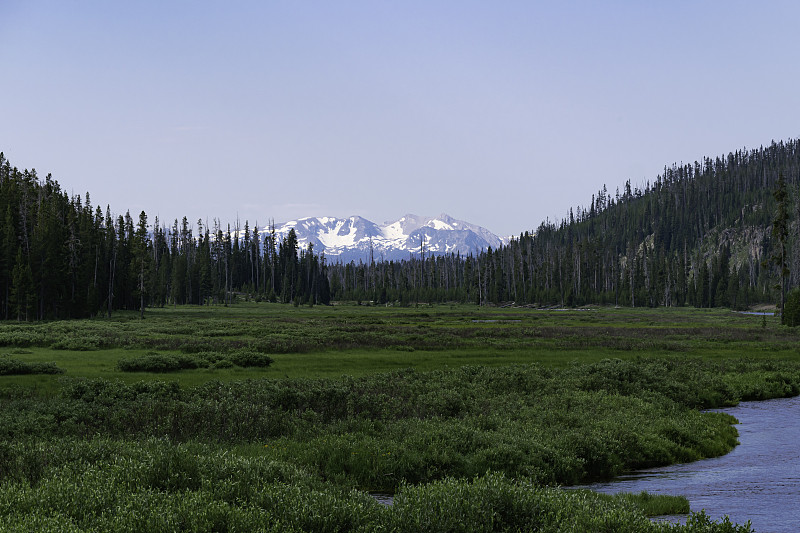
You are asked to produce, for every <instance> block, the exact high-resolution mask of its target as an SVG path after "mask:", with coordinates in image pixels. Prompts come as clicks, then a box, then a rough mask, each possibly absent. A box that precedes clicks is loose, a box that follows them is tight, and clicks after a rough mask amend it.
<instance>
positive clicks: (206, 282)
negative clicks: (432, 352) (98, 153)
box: [0, 153, 330, 320]
mask: <svg viewBox="0 0 800 533" xmlns="http://www.w3.org/2000/svg"><path fill="white" fill-rule="evenodd" d="M0 220H2V221H3V225H2V231H0V318H2V319H5V320H9V319H15V320H43V319H58V318H73V317H89V316H97V315H100V314H106V315H109V316H110V315H111V314H112V312H114V311H115V310H119V309H128V310H140V311H141V312H144V309H145V308H146V307H148V306H164V305H166V304H212V303H219V304H224V303H229V302H230V301H231V299H232V298H233V295H234V294H235V293H236V292H247V293H251V294H253V295H259V297H264V298H268V299H272V300H274V301H282V302H287V303H288V302H295V303H298V304H299V303H312V304H313V303H321V304H326V303H329V302H330V289H329V286H328V274H327V266H326V264H325V260H324V257H320V256H319V255H318V254H315V253H314V252H313V249H312V247H311V246H309V247H308V248H307V249H304V250H298V242H297V236H296V235H295V234H294V232H291V233H290V234H289V235H287V236H286V237H284V238H282V239H278V238H277V237H276V235H275V231H274V225H273V227H272V231H271V232H267V234H266V236H265V237H264V238H263V239H262V238H261V236H260V234H259V232H258V228H257V227H254V228H252V229H251V228H250V227H249V224H248V222H245V225H244V228H240V227H235V228H234V229H233V230H231V228H230V226H228V227H227V228H225V229H224V230H223V228H222V227H221V225H220V224H219V222H215V223H214V224H213V226H211V227H209V226H208V225H204V224H203V223H202V221H198V222H197V227H196V229H195V228H193V227H192V226H191V225H190V224H189V222H188V221H187V219H186V217H184V218H183V219H182V221H181V222H178V220H175V221H174V223H173V224H172V226H171V227H165V226H164V225H163V224H161V222H160V221H159V220H158V218H156V219H155V221H154V222H153V223H152V224H150V222H149V220H148V217H147V214H146V213H145V212H144V211H142V212H141V213H140V214H139V217H138V219H136V220H134V218H133V217H132V216H131V214H130V213H129V212H126V213H125V215H118V216H114V215H113V214H112V212H111V210H110V207H106V209H105V211H104V210H103V209H102V208H101V207H100V206H96V207H95V206H93V205H92V203H91V200H90V196H89V194H88V193H87V194H86V195H85V197H83V198H82V197H81V196H79V195H76V196H72V197H70V196H69V195H67V193H66V192H65V191H64V190H62V188H61V186H60V185H59V184H58V182H57V181H56V180H54V179H53V178H52V176H51V175H50V174H48V175H47V176H46V177H45V178H44V179H43V180H42V179H40V178H39V177H38V175H37V173H36V170H35V169H32V170H22V171H20V170H19V169H17V168H16V167H13V166H12V165H11V164H10V162H9V161H8V160H7V159H6V158H5V155H4V154H3V153H0ZM264 229H265V228H262V231H263V230H264Z"/></svg>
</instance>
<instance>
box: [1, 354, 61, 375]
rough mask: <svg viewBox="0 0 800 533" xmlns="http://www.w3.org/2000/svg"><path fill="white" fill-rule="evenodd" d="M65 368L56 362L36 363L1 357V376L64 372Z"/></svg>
mask: <svg viewBox="0 0 800 533" xmlns="http://www.w3.org/2000/svg"><path fill="white" fill-rule="evenodd" d="M63 373H64V370H62V369H61V368H58V366H56V364H55V363H35V362H31V363H29V362H25V361H19V360H17V359H11V358H8V357H0V376H13V375H23V374H63Z"/></svg>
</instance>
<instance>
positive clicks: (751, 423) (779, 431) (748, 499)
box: [586, 397, 800, 533]
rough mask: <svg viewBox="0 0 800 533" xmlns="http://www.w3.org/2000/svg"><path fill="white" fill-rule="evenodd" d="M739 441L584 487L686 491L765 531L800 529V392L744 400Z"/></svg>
mask: <svg viewBox="0 0 800 533" xmlns="http://www.w3.org/2000/svg"><path fill="white" fill-rule="evenodd" d="M722 411H724V412H726V413H730V414H732V415H733V416H735V417H736V418H737V419H738V420H739V424H737V426H736V428H737V429H738V431H739V442H740V443H741V444H740V445H739V446H737V447H736V448H734V449H733V451H732V452H731V453H729V454H727V455H725V456H723V457H717V458H715V459H704V460H702V461H697V462H694V463H687V464H679V465H672V466H667V467H662V468H654V469H651V470H646V471H641V472H636V473H634V474H632V475H629V476H623V477H620V478H618V479H616V480H614V481H611V482H608V483H596V484H593V485H588V486H587V487H586V488H590V489H592V490H595V491H598V492H606V493H616V492H641V491H643V490H646V491H647V492H651V493H654V494H672V495H682V496H686V497H687V498H688V499H689V504H690V506H691V509H692V511H700V510H701V509H705V511H706V514H708V515H709V516H711V517H712V518H714V519H716V520H719V519H721V518H722V517H724V516H725V515H728V516H729V517H730V519H731V521H733V522H737V523H744V522H746V521H747V520H750V521H751V525H752V527H753V529H754V530H755V531H757V532H763V533H783V532H792V533H795V532H800V397H795V398H785V399H778V400H767V401H763V402H742V403H741V404H740V405H739V406H737V407H733V408H730V409H723V410H722Z"/></svg>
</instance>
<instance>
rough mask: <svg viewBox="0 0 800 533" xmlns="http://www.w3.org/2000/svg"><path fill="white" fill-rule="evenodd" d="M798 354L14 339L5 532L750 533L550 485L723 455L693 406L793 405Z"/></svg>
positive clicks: (671, 323) (473, 329)
mask: <svg viewBox="0 0 800 533" xmlns="http://www.w3.org/2000/svg"><path fill="white" fill-rule="evenodd" d="M798 341H800V333H798V332H797V331H795V330H792V329H789V328H785V327H783V326H780V325H779V323H778V320H777V319H775V318H773V317H766V318H765V317H761V316H755V315H743V314H738V313H732V312H730V311H723V310H695V309H615V308H593V309H586V310H549V311H542V310H534V309H498V308H478V307H474V306H420V307H415V308H396V307H366V306H355V305H350V306H348V305H339V306H333V307H313V308H310V307H291V306H282V305H276V304H265V303H259V304H256V303H242V304H238V305H234V306H231V307H179V308H165V309H153V310H148V312H147V314H146V318H145V320H140V319H139V318H138V315H136V314H133V313H131V314H125V313H118V314H117V315H115V316H114V317H113V318H112V319H110V320H109V319H96V320H82V321H69V322H53V323H40V324H18V323H0V374H5V375H0V480H1V481H0V529H4V530H12V531H13V530H18V531H26V530H31V528H34V529H39V530H52V531H137V530H141V527H144V526H142V524H156V526H153V527H155V528H156V529H159V530H163V531H183V530H194V531H293V530H294V531H350V530H363V531H419V530H425V531H437V530H438V531H504V530H508V531H518V530H519V531H585V530H592V531H619V530H626V531H667V530H669V531H673V530H674V531H746V530H747V528H746V527H738V526H734V525H732V524H726V523H710V522H709V521H708V520H707V519H706V518H705V517H704V516H702V515H696V516H693V517H692V519H691V520H690V522H689V524H688V525H686V526H669V525H659V524H653V523H651V522H650V521H649V520H648V519H647V515H648V514H650V515H652V514H658V513H663V512H686V511H687V510H688V505H687V503H686V501H685V500H682V499H673V500H665V499H662V498H654V497H649V496H647V495H643V496H638V497H625V498H607V497H603V496H600V495H594V494H590V493H589V494H587V493H584V492H573V491H561V490H559V489H558V488H557V487H558V485H562V484H574V483H581V482H586V481H589V480H594V479H603V478H608V477H611V476H615V475H618V474H620V473H622V472H624V471H626V470H630V469H634V468H641V467H647V466H653V465H658V464H669V463H671V462H678V461H690V460H695V459H699V458H702V457H709V456H716V455H720V454H723V453H726V452H727V451H729V450H730V449H731V448H732V447H733V446H734V445H735V443H736V432H735V429H734V428H733V427H732V426H731V419H730V417H727V416H726V415H723V414H720V413H704V412H701V409H703V408H708V407H719V406H725V405H733V404H735V403H737V402H738V401H741V400H743V399H765V398H770V397H780V396H790V395H796V394H798V393H800V350H799V349H798V346H800V343H798ZM267 358H270V359H271V360H272V364H270V365H269V366H267V367H263V366H261V367H255V366H249V365H250V364H260V362H263V361H265V360H268V359H267ZM131 361H134V362H139V363H142V362H145V363H146V364H159V365H162V366H160V367H158V368H160V369H161V370H164V369H165V368H167V367H166V366H163V365H164V363H165V362H171V363H174V364H175V365H177V366H175V367H174V368H176V370H174V371H169V372H127V371H123V370H124V369H126V368H130V367H131ZM54 366H55V367H57V370H60V371H63V373H28V374H19V373H20V372H25V371H30V372H53V371H54V370H53V368H54ZM179 367H180V368H182V369H180V370H177V368H179ZM153 368H154V369H155V368H156V367H155V366H153ZM4 369H5V370H4ZM365 491H383V492H391V493H395V494H396V499H395V502H396V503H395V505H394V506H392V507H390V508H385V507H382V506H381V505H380V504H377V503H376V502H375V501H374V500H373V499H372V498H370V497H369V496H368V495H367V494H366V492H365ZM66 494H69V495H71V496H66ZM148 521H149V522H148ZM148 527H149V526H148ZM151 529H152V527H151Z"/></svg>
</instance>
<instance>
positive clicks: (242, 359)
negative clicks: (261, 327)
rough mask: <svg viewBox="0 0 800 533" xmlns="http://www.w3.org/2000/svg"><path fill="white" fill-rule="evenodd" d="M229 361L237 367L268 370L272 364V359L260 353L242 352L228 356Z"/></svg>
mask: <svg viewBox="0 0 800 533" xmlns="http://www.w3.org/2000/svg"><path fill="white" fill-rule="evenodd" d="M227 359H228V360H229V361H230V362H231V363H233V364H234V365H236V366H242V367H261V368H266V367H268V366H269V365H271V364H272V362H273V359H272V357H270V356H268V355H266V354H263V353H258V352H251V351H245V350H240V351H236V352H233V353H230V354H228V355H227Z"/></svg>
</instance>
